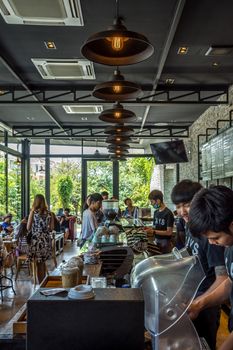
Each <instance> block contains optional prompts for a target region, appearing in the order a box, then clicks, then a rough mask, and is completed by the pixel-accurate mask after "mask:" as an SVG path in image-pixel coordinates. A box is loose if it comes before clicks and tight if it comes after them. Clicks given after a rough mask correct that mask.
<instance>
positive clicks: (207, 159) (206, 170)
mask: <svg viewBox="0 0 233 350" xmlns="http://www.w3.org/2000/svg"><path fill="white" fill-rule="evenodd" d="M201 158H202V179H203V180H204V181H208V180H211V176H212V174H211V144H210V143H205V144H204V145H203V147H202V149H201Z"/></svg>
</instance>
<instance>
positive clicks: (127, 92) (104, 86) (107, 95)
mask: <svg viewBox="0 0 233 350" xmlns="http://www.w3.org/2000/svg"><path fill="white" fill-rule="evenodd" d="M92 95H93V96H94V97H96V98H99V99H102V100H107V101H122V100H129V99H135V98H139V97H140V96H141V95H142V90H141V87H140V86H139V85H138V84H135V83H132V82H130V81H127V80H125V78H124V76H123V75H121V73H120V71H119V70H118V69H116V70H115V71H114V75H113V79H112V81H108V82H105V83H101V84H98V85H96V86H95V88H94V90H93V93H92Z"/></svg>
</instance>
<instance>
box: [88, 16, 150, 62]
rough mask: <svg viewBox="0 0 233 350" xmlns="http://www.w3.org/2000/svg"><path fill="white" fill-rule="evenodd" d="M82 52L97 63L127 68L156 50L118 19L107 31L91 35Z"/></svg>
mask: <svg viewBox="0 0 233 350" xmlns="http://www.w3.org/2000/svg"><path fill="white" fill-rule="evenodd" d="M81 52H82V54H83V56H84V57H86V58H87V59H89V60H90V61H93V62H96V63H100V64H106V65H109V66H122V65H123V66H126V65H129V64H134V63H138V62H141V61H144V60H146V59H147V58H148V57H150V56H151V55H152V54H153V52H154V48H153V46H152V45H151V43H150V42H149V41H148V39H147V38H146V37H145V36H144V35H142V34H139V33H136V32H132V31H129V30H127V28H126V27H125V26H124V25H123V24H122V19H121V18H120V17H117V19H116V20H115V21H114V23H113V25H112V26H110V27H109V28H108V29H107V30H106V31H103V32H99V33H96V34H93V35H91V36H90V38H88V39H87V41H86V43H85V44H84V45H83V46H82V48H81Z"/></svg>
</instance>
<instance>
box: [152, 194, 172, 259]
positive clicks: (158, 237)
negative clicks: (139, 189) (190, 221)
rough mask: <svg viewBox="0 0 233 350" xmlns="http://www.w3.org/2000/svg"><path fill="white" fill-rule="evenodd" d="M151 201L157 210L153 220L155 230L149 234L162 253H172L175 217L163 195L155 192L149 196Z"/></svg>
mask: <svg viewBox="0 0 233 350" xmlns="http://www.w3.org/2000/svg"><path fill="white" fill-rule="evenodd" d="M149 200H150V202H151V204H152V205H153V207H154V208H155V209H156V210H155V212H154V218H153V229H148V230H147V232H148V233H150V234H152V233H153V238H154V240H155V244H156V245H158V246H159V247H160V249H161V251H162V253H169V252H170V251H171V237H172V231H173V225H174V216H173V214H172V212H171V210H170V209H168V208H167V207H166V205H165V204H164V202H163V193H162V192H161V191H159V190H153V191H151V192H150V194H149Z"/></svg>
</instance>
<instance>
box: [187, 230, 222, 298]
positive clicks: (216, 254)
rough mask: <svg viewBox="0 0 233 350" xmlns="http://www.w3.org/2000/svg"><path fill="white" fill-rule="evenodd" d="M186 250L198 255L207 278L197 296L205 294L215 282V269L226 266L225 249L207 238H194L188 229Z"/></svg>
mask: <svg viewBox="0 0 233 350" xmlns="http://www.w3.org/2000/svg"><path fill="white" fill-rule="evenodd" d="M185 233H186V244H185V245H186V248H187V250H188V251H189V253H190V254H191V255H198V257H199V259H200V262H201V264H202V267H203V270H204V272H205V275H206V278H205V279H204V281H203V282H202V284H201V285H200V287H199V289H198V292H197V296H198V295H201V294H203V293H204V292H205V291H206V290H207V289H208V288H209V287H210V286H211V285H212V284H213V283H214V281H215V267H216V266H224V250H225V249H224V247H220V246H217V245H215V244H210V243H209V242H208V239H207V238H206V237H205V236H201V237H200V238H197V237H193V236H192V234H191V232H190V231H189V229H187V228H186V231H185Z"/></svg>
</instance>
